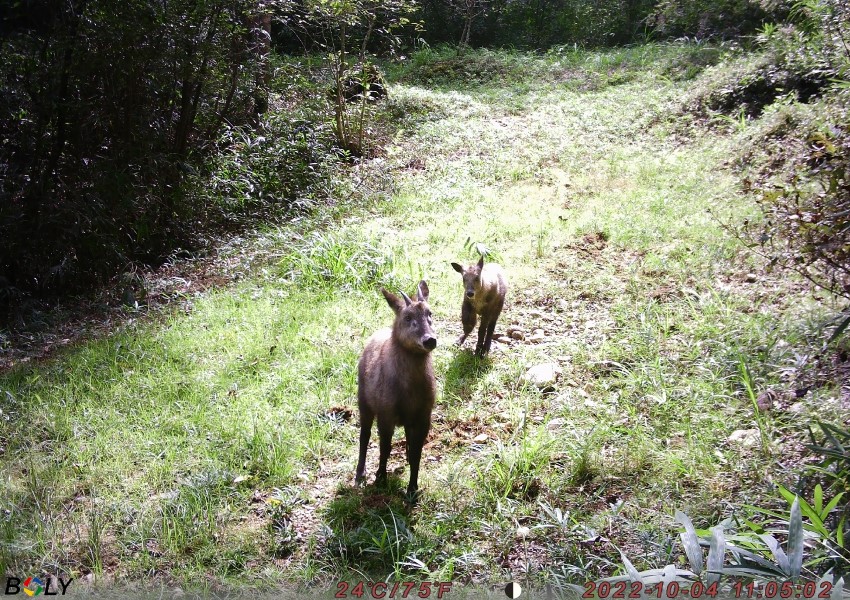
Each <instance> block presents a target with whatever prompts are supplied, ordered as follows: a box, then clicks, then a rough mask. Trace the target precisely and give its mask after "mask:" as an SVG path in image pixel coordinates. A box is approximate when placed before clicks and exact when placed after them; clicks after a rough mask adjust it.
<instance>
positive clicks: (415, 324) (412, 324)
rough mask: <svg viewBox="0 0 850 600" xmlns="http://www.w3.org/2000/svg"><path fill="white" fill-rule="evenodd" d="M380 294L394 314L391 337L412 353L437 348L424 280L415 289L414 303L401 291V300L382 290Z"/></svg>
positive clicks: (426, 286)
mask: <svg viewBox="0 0 850 600" xmlns="http://www.w3.org/2000/svg"><path fill="white" fill-rule="evenodd" d="M381 293H382V294H383V295H384V298H386V299H387V304H389V305H390V308H391V309H393V312H394V313H395V323H394V324H393V337H395V338H396V339H397V340H398V341H399V342H401V344H402V345H403V346H404V347H405V348H407V349H408V350H411V351H413V352H420V353H421V352H431V350H433V349H434V348H436V347H437V336H436V335H435V334H434V326H433V321H432V320H431V309H430V308H429V307H428V284H427V283H425V281H424V280H423V281H420V282H419V286H418V287H417V288H416V301H413V300H411V299H410V298H409V297H408V296H407V294H405V293H404V292H401V291H400V292H399V294H401V298H399V297H398V296H396V295H395V294H393V293H392V292H388V291H387V290H385V289H383V288H382V289H381Z"/></svg>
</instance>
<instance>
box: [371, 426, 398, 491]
mask: <svg viewBox="0 0 850 600" xmlns="http://www.w3.org/2000/svg"><path fill="white" fill-rule="evenodd" d="M394 429H395V424H394V423H393V422H391V421H388V420H386V419H382V418H381V417H380V416H378V438H379V441H380V448H381V455H380V458H379V459H378V473H377V475H376V476H375V483H379V482H381V481H384V480H386V478H387V459H389V457H390V449H391V448H392V444H393V430H394Z"/></svg>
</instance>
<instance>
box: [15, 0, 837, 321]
mask: <svg viewBox="0 0 850 600" xmlns="http://www.w3.org/2000/svg"><path fill="white" fill-rule="evenodd" d="M846 17H847V7H846V6H844V5H843V4H842V3H841V2H838V1H833V0H820V1H815V0H809V1H806V2H796V3H792V2H786V1H783V0H720V1H716V2H714V1H706V0H698V1H693V2H692V1H689V0H660V1H658V0H595V1H593V2H587V1H584V0H581V1H579V0H492V1H486V0H421V2H418V3H415V4H414V3H412V2H410V1H407V0H395V1H393V2H370V1H368V0H350V1H342V0H333V1H321V0H316V1H304V2H300V1H266V2H258V1H256V0H255V1H247V0H168V1H165V0H162V1H157V2H150V1H149V0H121V1H117V0H19V1H16V2H12V3H11V4H9V3H8V2H7V3H6V4H5V8H3V9H2V12H0V27H2V30H0V43H2V50H0V78H2V85H0V136H2V140H3V142H2V144H0V319H2V320H4V321H8V316H9V313H10V311H11V310H12V309H11V308H10V307H12V306H13V305H14V304H15V303H17V302H19V301H20V300H21V299H23V298H35V297H40V298H50V297H56V296H57V295H60V294H65V293H68V292H79V291H84V290H87V289H90V288H91V286H93V285H102V284H104V283H107V282H109V281H111V280H112V279H113V278H114V277H116V275H117V274H119V273H122V272H127V271H128V270H132V269H134V268H136V267H139V266H144V267H149V266H157V265H159V264H161V263H162V262H164V261H166V260H168V259H169V258H170V257H174V256H175V253H177V255H180V253H183V254H191V253H192V252H195V251H198V249H200V248H203V247H204V246H205V244H207V243H208V241H209V238H210V236H214V235H215V234H217V233H220V232H222V231H228V230H232V229H234V228H244V227H245V226H246V225H250V224H251V223H253V222H256V221H257V220H258V219H267V218H280V217H281V216H284V217H285V215H287V214H289V213H290V212H291V211H293V210H302V209H304V208H309V204H310V202H311V200H314V199H315V198H314V197H312V196H311V194H310V191H309V190H310V186H311V182H313V181H314V179H315V177H316V172H317V165H318V164H320V163H321V162H322V160H324V158H325V157H335V158H336V159H340V160H354V159H356V158H357V157H358V155H361V154H362V150H363V147H362V146H363V140H362V137H363V126H362V118H361V121H360V123H359V125H358V123H357V122H356V121H354V120H352V119H351V118H350V117H349V116H347V115H348V113H347V112H346V111H347V109H346V103H347V102H348V101H349V100H351V95H352V93H353V94H354V95H357V94H358V93H360V92H362V90H363V87H362V85H361V86H360V87H359V88H358V87H357V86H358V85H360V84H362V83H363V82H365V77H366V74H367V72H368V73H372V74H373V75H374V77H373V79H376V78H379V77H380V75H379V74H377V73H378V71H377V69H376V68H372V67H370V68H368V69H367V68H366V64H367V63H369V64H372V63H374V62H379V61H380V60H384V61H391V60H400V59H401V58H402V57H403V56H404V55H405V54H409V53H411V52H413V51H415V50H416V49H417V48H422V47H423V46H426V45H436V44H451V45H455V46H457V48H458V53H459V54H460V53H461V52H462V51H463V50H464V49H465V48H466V47H468V46H471V47H481V46H485V47H507V48H516V49H523V50H530V51H545V50H547V49H549V48H551V47H554V46H562V47H572V48H589V47H600V46H611V45H626V44H637V43H645V42H647V41H654V42H660V41H664V40H674V39H682V38H686V39H687V40H690V41H692V42H697V43H699V44H710V43H728V42H730V41H734V43H736V44H738V45H740V46H741V47H745V48H746V47H747V46H748V45H753V44H754V43H755V40H757V38H758V36H759V35H761V36H762V37H764V36H765V35H767V34H770V35H771V36H773V39H774V42H773V43H774V46H775V47H776V48H780V46H781V52H780V51H777V52H774V56H775V60H774V61H773V63H772V66H771V67H770V68H772V69H773V72H774V75H775V74H776V73H783V72H784V73H786V75H787V74H788V73H789V72H791V75H793V77H796V78H797V79H798V80H799V81H802V82H803V83H806V82H814V83H813V85H815V89H821V88H823V86H824V85H826V84H827V83H828V82H829V81H831V80H833V79H835V78H840V77H842V76H843V71H842V68H843V67H842V64H845V62H846V61H844V62H842V61H843V60H844V58H846V56H850V51H848V50H847V43H846V39H845V36H846ZM777 32H778V33H777ZM282 55H289V56H292V55H303V56H310V57H313V58H312V59H311V60H315V61H316V64H317V65H318V66H319V67H324V68H326V70H327V72H329V73H330V75H331V77H330V79H331V81H332V82H334V83H333V87H332V88H331V90H330V92H329V91H328V89H327V87H322V85H319V84H318V83H317V81H316V80H310V79H303V78H302V79H296V78H294V79H293V80H292V82H291V83H292V85H290V86H287V87H286V88H285V89H270V84H269V81H270V73H271V71H272V70H273V69H274V68H275V65H276V64H278V62H279V59H278V58H277V57H278V56H282ZM842 57H843V58H842ZM783 69H784V71H783ZM376 74H377V75H376ZM346 86H347V87H346ZM798 87H800V88H801V89H802V88H804V87H805V86H804V85H801V86H798ZM270 95H271V96H275V97H276V98H277V99H278V101H279V102H280V103H281V106H283V107H285V109H286V110H284V111H283V112H282V116H281V117H280V118H279V119H278V120H277V121H276V125H275V126H274V127H273V128H272V129H269V128H270V125H269V122H268V120H267V119H264V116H263V115H265V114H266V113H267V111H268V109H269V105H270V97H271V96H270ZM360 97H362V94H361V96H360ZM299 107H301V108H303V107H310V109H311V110H310V112H309V113H307V112H300V111H301V108H299ZM842 127H844V129H845V130H846V123H843V124H839V129H840V128H842ZM252 132H253V133H252ZM257 132H259V133H257ZM269 135H276V136H282V137H285V138H286V139H287V143H286V144H284V145H283V146H281V148H282V149H281V150H279V151H278V153H277V155H275V156H274V157H272V158H269V159H268V160H266V161H265V162H264V163H263V165H262V167H263V168H265V169H266V172H265V174H264V175H262V176H259V175H257V173H256V172H252V175H251V177H253V179H251V181H249V182H248V183H244V184H238V182H230V183H229V184H227V185H221V182H220V181H219V182H218V184H217V185H212V184H211V177H213V173H214V172H216V173H218V175H217V176H218V177H219V178H220V176H221V171H220V169H219V170H218V171H216V168H217V167H216V165H217V164H218V163H217V162H216V158H215V157H216V156H218V155H220V154H221V153H222V152H223V151H225V150H227V149H228V148H232V147H233V145H234V144H235V143H236V142H237V141H238V140H240V139H241V140H243V141H244V139H245V137H246V136H247V137H248V138H249V139H264V138H263V137H256V136H269ZM252 136H253V137H252ZM358 136H359V137H358ZM842 136H843V134H842V135H839V136H838V137H839V138H840V140H844V141H846V136H844V137H842ZM844 141H839V146H840V144H842V143H844ZM248 145H249V146H250V144H248ZM267 158H268V157H267ZM834 159H835V161H837V162H840V160H841V159H840V158H839V154H838V153H836V154H835V157H834ZM219 166H220V165H219ZM844 168H845V166H844V163H841V164H840V165H837V166H836V165H833V168H832V170H833V171H835V170H836V169H837V171H838V172H840V173H841V174H843V173H844V172H845V171H844V170H843V169H844ZM255 171H257V170H256V169H255ZM257 172H259V171H257ZM258 177H259V179H258ZM836 181H837V184H836V185H837V186H838V188H841V189H846V186H847V183H846V181H845V180H844V179H843V175H841V176H840V177H839V178H838V179H837V180H836ZM842 186H843V187H842ZM839 227H840V223H839ZM845 231H846V229H845ZM845 249H846V248H845ZM839 291H841V290H840V289H839ZM0 325H2V323H0Z"/></svg>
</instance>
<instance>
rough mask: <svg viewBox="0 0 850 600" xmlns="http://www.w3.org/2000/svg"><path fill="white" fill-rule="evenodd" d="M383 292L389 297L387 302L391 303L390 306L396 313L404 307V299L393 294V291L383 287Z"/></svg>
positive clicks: (385, 296)
mask: <svg viewBox="0 0 850 600" xmlns="http://www.w3.org/2000/svg"><path fill="white" fill-rule="evenodd" d="M381 293H382V294H383V295H384V298H386V299H387V304H389V305H390V308H391V309H393V312H394V313H395V314H398V313H400V312H401V311H402V309H404V300H402V299H401V298H399V297H398V296H396V295H395V294H393V293H392V292H388V291H387V290H385V289H384V288H381Z"/></svg>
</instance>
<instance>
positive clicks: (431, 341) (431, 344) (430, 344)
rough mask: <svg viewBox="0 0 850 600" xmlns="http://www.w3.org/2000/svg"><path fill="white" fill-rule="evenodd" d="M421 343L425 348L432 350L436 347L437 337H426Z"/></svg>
mask: <svg viewBox="0 0 850 600" xmlns="http://www.w3.org/2000/svg"><path fill="white" fill-rule="evenodd" d="M422 345H423V346H425V349H426V350H433V349H434V348H436V347H437V338H428V339H426V340H425V341H424V342H422Z"/></svg>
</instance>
